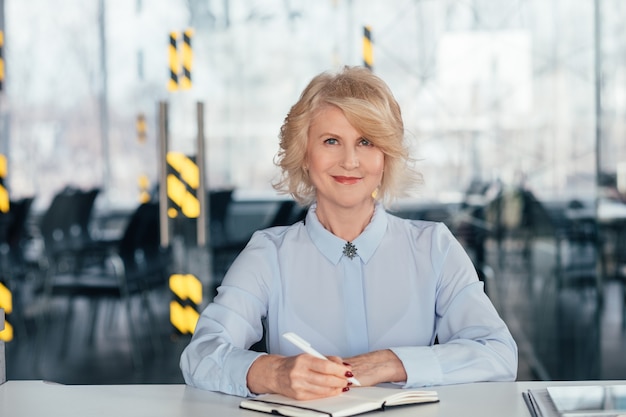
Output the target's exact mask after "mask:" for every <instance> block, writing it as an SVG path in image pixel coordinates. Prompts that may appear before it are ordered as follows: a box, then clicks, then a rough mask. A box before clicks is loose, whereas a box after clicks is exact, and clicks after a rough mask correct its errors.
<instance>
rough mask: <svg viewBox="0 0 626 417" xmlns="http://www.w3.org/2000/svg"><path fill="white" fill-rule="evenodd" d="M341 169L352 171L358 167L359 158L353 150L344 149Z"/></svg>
mask: <svg viewBox="0 0 626 417" xmlns="http://www.w3.org/2000/svg"><path fill="white" fill-rule="evenodd" d="M340 165H341V167H342V168H344V169H354V168H357V167H358V166H359V157H358V155H357V152H356V150H355V149H346V150H345V152H344V153H343V157H342V160H341V164H340Z"/></svg>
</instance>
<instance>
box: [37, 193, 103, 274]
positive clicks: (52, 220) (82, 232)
mask: <svg viewBox="0 0 626 417" xmlns="http://www.w3.org/2000/svg"><path fill="white" fill-rule="evenodd" d="M99 192H100V190H99V189H98V188H94V189H91V190H87V191H83V190H80V189H77V188H73V187H66V188H64V189H63V190H61V191H60V192H58V193H57V194H56V195H55V196H54V198H53V199H52V202H51V203H50V205H49V206H48V209H47V210H46V212H45V213H44V214H43V216H42V217H41V221H40V223H39V231H40V233H41V237H42V239H43V244H44V252H43V256H42V258H41V262H40V263H41V266H42V268H44V269H52V270H54V271H58V272H61V271H77V270H79V269H80V268H81V267H82V265H83V264H84V262H85V257H86V256H87V255H88V254H89V253H93V251H94V250H95V249H96V248H101V247H102V246H101V245H93V239H92V238H91V235H90V233H89V222H90V220H91V215H92V212H93V207H94V203H95V200H96V197H97V196H98V193H99Z"/></svg>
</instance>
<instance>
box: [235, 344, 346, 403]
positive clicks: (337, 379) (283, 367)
mask: <svg viewBox="0 0 626 417" xmlns="http://www.w3.org/2000/svg"><path fill="white" fill-rule="evenodd" d="M328 359H329V360H323V359H318V358H315V357H313V356H311V355H308V354H301V355H298V356H289V357H285V356H279V355H262V356H259V357H258V358H257V359H256V360H255V361H254V362H253V363H252V366H250V369H249V370H248V376H247V383H248V388H249V389H250V391H252V392H254V393H255V394H265V393H277V394H282V395H285V396H287V397H290V398H294V399H297V400H312V399H315V398H323V397H331V396H334V395H339V394H341V393H342V392H344V391H347V389H348V381H347V378H348V377H349V376H351V374H350V371H351V369H350V367H348V366H346V365H344V364H343V363H342V360H341V359H340V358H338V357H332V356H331V357H329V358H328Z"/></svg>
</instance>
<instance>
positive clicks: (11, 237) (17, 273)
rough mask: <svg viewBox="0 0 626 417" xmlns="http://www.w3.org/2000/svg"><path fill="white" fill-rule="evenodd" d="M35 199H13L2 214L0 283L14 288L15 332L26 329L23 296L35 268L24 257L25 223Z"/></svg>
mask: <svg viewBox="0 0 626 417" xmlns="http://www.w3.org/2000/svg"><path fill="white" fill-rule="evenodd" d="M32 202H33V198H32V197H27V198H23V199H20V200H16V201H11V202H10V205H9V207H10V209H9V212H8V213H2V214H0V282H3V283H4V284H5V285H6V286H7V287H8V289H9V290H10V291H11V294H12V300H13V309H12V310H13V312H12V314H11V317H12V321H13V324H14V327H15V328H16V329H15V330H16V332H24V333H25V329H26V325H25V317H24V302H23V296H24V294H25V293H26V292H27V291H26V290H27V288H25V287H26V277H27V275H28V274H29V272H31V270H32V271H35V268H34V267H33V266H32V265H30V263H29V262H28V261H27V260H26V259H25V256H24V245H25V242H26V239H27V235H28V233H27V230H26V222H27V219H28V217H29V214H30V208H31V205H32Z"/></svg>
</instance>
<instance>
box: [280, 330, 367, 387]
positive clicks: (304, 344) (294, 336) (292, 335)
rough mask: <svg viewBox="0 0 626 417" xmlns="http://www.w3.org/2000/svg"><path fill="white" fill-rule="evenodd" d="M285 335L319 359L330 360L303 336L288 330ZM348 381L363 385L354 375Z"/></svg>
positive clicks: (304, 350) (301, 348)
mask: <svg viewBox="0 0 626 417" xmlns="http://www.w3.org/2000/svg"><path fill="white" fill-rule="evenodd" d="M283 337H284V338H285V339H287V340H289V341H290V342H291V343H293V344H294V345H296V346H297V347H298V348H300V350H302V351H303V352H305V353H308V354H309V355H312V356H315V357H316V358H319V359H324V360H328V358H327V357H326V356H324V355H322V354H321V353H319V352H318V351H317V350H315V349H313V346H311V344H310V343H309V342H307V341H306V340H304V339H303V338H301V337H300V336H298V335H297V334H295V333H293V332H287V333H284V334H283ZM348 382H352V384H354V385H356V386H358V387H360V386H361V383H360V382H359V381H358V379H356V378H354V377H350V378H348Z"/></svg>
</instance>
